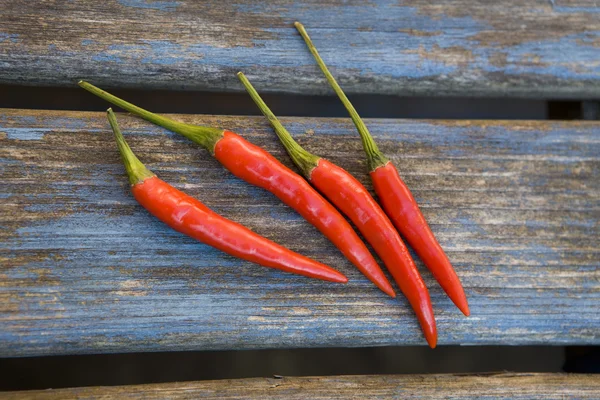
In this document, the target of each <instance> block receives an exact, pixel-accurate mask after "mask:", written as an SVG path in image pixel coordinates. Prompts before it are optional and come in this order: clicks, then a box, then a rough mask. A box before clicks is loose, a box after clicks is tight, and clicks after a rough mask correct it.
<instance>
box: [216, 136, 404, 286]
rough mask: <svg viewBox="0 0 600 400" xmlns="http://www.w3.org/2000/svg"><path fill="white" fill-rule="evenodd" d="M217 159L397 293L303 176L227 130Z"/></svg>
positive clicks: (343, 222) (363, 246) (366, 272)
mask: <svg viewBox="0 0 600 400" xmlns="http://www.w3.org/2000/svg"><path fill="white" fill-rule="evenodd" d="M214 156H215V157H216V159H217V160H219V162H221V164H223V166H224V167H225V168H227V169H228V170H229V171H231V172H232V173H233V174H234V175H235V176H237V177H238V178H240V179H243V180H245V181H246V182H248V183H250V184H252V185H255V186H258V187H261V188H263V189H266V190H268V191H269V192H271V193H273V194H274V195H275V196H277V197H278V198H279V199H280V200H281V201H283V202H284V203H285V204H287V205H288V206H290V207H292V208H293V209H294V210H296V211H297V212H298V213H299V214H300V215H302V217H304V218H305V219H306V220H307V221H308V222H310V223H311V224H313V225H314V226H315V227H316V228H317V229H318V230H319V231H321V233H323V234H324V235H325V236H326V237H327V238H328V239H329V240H330V241H331V242H333V244H334V245H335V246H336V247H337V248H338V249H339V250H340V251H341V252H342V253H343V254H344V256H346V258H347V259H348V260H350V261H351V262H352V263H353V264H354V265H355V266H356V267H357V268H358V269H359V270H360V271H361V272H362V273H363V274H364V275H365V276H367V277H368V278H369V279H370V280H371V281H372V282H373V283H374V284H375V285H377V287H379V288H380V289H381V290H382V291H383V292H385V293H387V294H388V295H390V296H392V297H396V293H395V292H394V289H393V288H392V285H391V284H390V282H389V281H388V280H387V278H386V277H385V275H384V274H383V272H382V271H381V268H380V267H379V265H378V264H377V262H376V261H375V258H373V256H372V255H371V253H370V252H369V249H368V248H367V246H366V245H365V244H364V243H363V241H362V240H361V239H360V237H359V236H358V235H357V234H356V232H355V231H354V229H352V226H351V225H350V224H349V223H348V221H346V219H345V218H344V217H343V216H342V215H341V214H340V213H339V212H338V211H337V210H336V209H335V207H333V206H332V205H331V204H330V203H329V202H328V201H327V200H325V199H324V198H323V196H321V195H320V194H319V193H318V192H317V191H316V190H315V189H314V188H313V187H312V186H311V185H310V184H309V183H308V182H307V181H306V180H305V179H304V178H303V177H301V176H300V175H298V174H297V173H295V172H294V171H292V170H291V169H289V168H288V167H286V166H285V165H283V164H282V163H281V162H279V161H278V160H277V159H276V158H275V157H273V156H272V155H271V154H269V153H268V152H266V151H265V150H263V149H261V148H260V147H258V146H255V145H253V144H252V143H250V142H248V141H247V140H245V139H244V138H242V137H241V136H239V135H237V134H235V133H233V132H230V131H224V137H223V139H221V140H219V141H218V142H217V144H216V145H215V150H214Z"/></svg>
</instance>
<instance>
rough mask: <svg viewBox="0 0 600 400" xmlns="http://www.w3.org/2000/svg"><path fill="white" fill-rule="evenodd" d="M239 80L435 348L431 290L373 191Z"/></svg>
mask: <svg viewBox="0 0 600 400" xmlns="http://www.w3.org/2000/svg"><path fill="white" fill-rule="evenodd" d="M238 77H239V78H240V80H241V81H242V83H243V84H244V87H245V88H246V90H247V91H248V93H249V94H250V96H251V97H252V100H254V102H255V103H256V105H257V106H258V108H260V110H261V111H262V113H263V114H264V115H265V117H267V119H268V120H269V122H270V123H271V125H272V126H273V128H274V129H275V132H276V133H277V136H278V137H279V139H280V140H281V142H282V143H283V146H284V147H285V149H286V150H287V152H288V154H289V155H290V157H291V158H292V160H294V163H296V165H297V166H298V168H300V170H301V171H302V173H303V174H304V176H305V177H306V178H307V179H308V180H309V181H310V182H311V183H312V184H313V185H315V187H316V188H317V189H318V190H319V191H320V192H321V193H323V194H324V195H325V197H327V198H328V199H329V200H330V201H331V202H332V203H333V204H334V205H335V206H336V207H337V208H339V209H340V210H341V211H342V213H344V214H346V215H347V216H348V217H349V218H350V220H351V221H352V222H353V223H354V225H356V226H357V227H358V229H359V230H360V231H361V232H362V234H363V236H364V237H365V239H367V241H368V242H369V243H371V246H373V248H374V249H375V251H376V252H377V254H379V257H381V259H382V260H383V263H384V264H385V266H386V267H387V269H388V270H389V271H390V272H391V274H392V276H393V277H394V280H395V281H396V282H397V283H398V286H399V287H400V290H402V293H404V295H405V296H406V298H407V299H408V301H409V302H410V304H411V306H412V308H413V309H414V310H415V313H416V314H417V318H418V319H419V323H420V324H421V328H422V329H423V332H424V334H425V338H426V339H427V343H429V346H431V347H432V348H434V347H435V346H436V343H437V329H436V324H435V318H434V315H433V309H432V307H431V300H430V298H429V291H428V290H427V287H426V286H425V283H424V282H423V279H422V278H421V275H420V274H419V271H418V270H417V268H416V266H415V264H414V262H413V260H412V258H411V256H410V254H409V252H408V249H407V248H406V246H405V245H404V243H403V242H402V239H401V238H400V235H399V234H398V232H397V231H396V229H394V226H393V225H392V223H391V222H390V220H389V218H388V217H387V216H386V215H385V213H384V212H383V210H382V209H381V207H379V205H378V204H377V202H376V201H375V200H374V199H373V197H372V196H371V195H370V194H369V191H368V190H367V189H366V188H365V187H364V186H363V185H362V184H361V183H360V182H359V181H358V180H356V179H355V178H354V177H353V176H352V175H350V173H348V172H347V171H346V170H344V169H343V168H340V167H338V166H337V165H335V164H332V163H331V162H329V161H327V160H325V159H323V158H321V157H318V156H316V155H314V154H311V153H309V152H308V151H306V150H305V149H303V148H302V147H301V146H300V145H299V144H298V143H297V142H296V141H295V140H294V139H293V138H292V136H291V135H290V133H289V132H288V131H287V130H286V129H285V128H284V127H283V125H281V123H280V122H279V120H278V119H277V117H276V116H275V115H274V114H273V113H272V112H271V110H270V109H269V108H268V107H267V105H266V104H265V103H264V101H263V100H262V99H261V98H260V96H259V95H258V93H257V92H256V90H255V89H254V88H253V87H252V84H251V83H250V82H249V81H248V79H247V78H246V77H245V76H244V74H243V73H241V72H239V73H238Z"/></svg>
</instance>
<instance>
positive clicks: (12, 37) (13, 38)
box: [0, 32, 19, 43]
mask: <svg viewBox="0 0 600 400" xmlns="http://www.w3.org/2000/svg"><path fill="white" fill-rule="evenodd" d="M6 40H9V41H10V42H11V43H17V42H18V41H19V35H18V34H16V33H4V32H0V43H2V42H4V41H6Z"/></svg>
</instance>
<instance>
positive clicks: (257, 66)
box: [0, 0, 600, 99]
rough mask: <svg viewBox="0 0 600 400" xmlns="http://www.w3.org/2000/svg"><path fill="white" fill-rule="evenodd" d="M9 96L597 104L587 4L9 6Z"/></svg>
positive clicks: (597, 44) (5, 34) (4, 53)
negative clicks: (32, 91) (312, 47)
mask: <svg viewBox="0 0 600 400" xmlns="http://www.w3.org/2000/svg"><path fill="white" fill-rule="evenodd" d="M0 9H1V10H2V13H0V71H1V72H0V83H9V84H26V85H49V86H56V85H62V86H65V85H66V86H72V85H75V83H76V82H77V80H79V79H87V80H89V81H91V82H92V83H94V84H96V85H100V86H104V87H107V88H109V87H112V88H115V87H118V88H122V87H129V88H144V89H165V88H168V89H172V90H178V89H185V90H208V91H236V92H243V89H242V86H241V85H240V83H239V82H238V80H237V78H236V76H235V73H236V72H237V71H239V70H243V71H244V72H245V73H246V75H247V76H248V78H249V79H250V80H251V81H252V82H253V84H254V85H255V86H256V87H257V89H258V90H259V91H261V92H294V93H303V94H333V92H332V91H331V90H330V89H329V87H328V85H327V84H326V83H325V79H324V78H323V76H322V74H321V72H320V71H319V69H318V67H317V66H316V64H315V62H314V60H313V59H312V57H311V55H310V53H309V52H308V50H307V49H306V47H305V45H304V42H303V41H302V39H301V38H300V36H299V35H298V34H297V32H296V31H295V29H294V27H293V25H292V24H293V22H294V21H296V20H299V21H301V22H303V23H304V24H305V25H306V27H307V29H308V31H309V33H310V34H311V35H312V37H313V40H314V42H315V44H316V46H317V47H318V48H319V50H320V52H321V55H322V56H323V58H324V60H325V62H326V63H327V64H328V65H329V66H330V68H331V70H332V72H333V74H334V75H335V76H336V77H337V78H338V79H339V82H340V84H341V85H342V87H343V88H344V90H345V91H346V92H347V93H349V94H353V93H379V94H393V95H433V96H443V95H452V96H468V97H472V96H496V97H497V96H513V97H516V96H518V97H545V98H553V99H554V98H576V99H581V98H597V97H598V92H599V90H600V63H599V62H598V59H599V57H598V55H599V53H600V17H599V15H600V14H599V12H600V7H598V4H597V2H595V1H590V0H552V1H548V0H528V1H521V0H508V1H502V2H495V3H490V2H489V1H486V0H477V1H471V0H459V1H451V0H442V1H431V0H417V1H411V2H408V1H396V0H374V1H371V2H364V1H362V0H351V1H336V0H334V1H331V0H330V1H321V0H318V1H317V0H311V1H308V2H305V1H299V0H275V1H268V2H256V1H251V0H219V1H191V0H177V1H164V0H163V1H155V0H107V1H102V2H98V1H89V0H88V1H83V0H78V1H62V0H49V1H44V2H35V1H31V2H22V1H18V0H0Z"/></svg>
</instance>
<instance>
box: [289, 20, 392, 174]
mask: <svg viewBox="0 0 600 400" xmlns="http://www.w3.org/2000/svg"><path fill="white" fill-rule="evenodd" d="M294 26H295V27H296V29H298V32H300V35H302V38H303V39H304V42H306V45H307V46H308V49H309V50H310V52H311V53H312V55H313V57H314V58H315V60H316V61H317V64H319V67H320V68H321V71H323V73H324V74H325V77H326V78H327V82H329V84H330V85H331V87H332V88H333V90H334V91H335V93H336V94H337V95H338V97H339V98H340V100H341V101H342V103H343V104H344V107H346V110H348V113H349V114H350V117H351V118H352V122H354V125H355V126H356V129H358V133H359V134H360V138H361V140H362V144H363V148H364V149H365V153H367V160H368V163H369V169H370V170H371V171H373V170H375V169H377V168H379V167H381V166H383V165H385V164H387V163H388V161H389V160H388V159H387V158H386V157H385V156H384V155H383V154H382V153H381V152H380V151H379V148H378V147H377V144H376V143H375V141H374V140H373V137H372V136H371V133H370V132H369V130H368V129H367V127H366V125H365V123H364V122H363V120H362V119H361V118H360V115H358V113H357V112H356V109H355V108H354V106H353V105H352V103H350V100H348V98H347V97H346V95H345V94H344V91H343V90H342V88H341V87H340V85H338V83H337V81H336V80H335V78H334V77H333V75H331V72H329V69H327V66H326V65H325V63H324V62H323V59H322V58H321V56H320V55H319V52H318V51H317V49H316V47H315V45H314V44H313V42H312V40H310V37H309V36H308V33H306V29H304V25H302V24H301V23H300V22H295V23H294Z"/></svg>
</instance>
